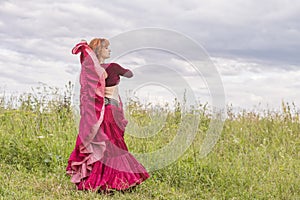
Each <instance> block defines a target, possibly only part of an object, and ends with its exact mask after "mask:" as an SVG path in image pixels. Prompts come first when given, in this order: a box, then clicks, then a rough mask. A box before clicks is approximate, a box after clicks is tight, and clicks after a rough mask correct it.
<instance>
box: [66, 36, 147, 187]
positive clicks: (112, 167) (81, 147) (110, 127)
mask: <svg viewBox="0 0 300 200" xmlns="http://www.w3.org/2000/svg"><path fill="white" fill-rule="evenodd" d="M72 52H73V53H74V54H77V53H81V55H80V61H81V65H82V68H81V73H80V84H81V89H80V115H81V117H80V123H79V133H78V136H77V139H76V145H75V148H74V150H73V151H72V153H71V155H70V158H69V160H68V165H67V168H66V171H67V174H68V175H70V176H71V177H72V178H71V182H73V183H75V184H76V186H77V188H78V190H93V191H97V190H103V191H106V190H110V189H116V190H125V189H128V188H130V187H132V186H135V185H138V184H140V183H141V182H143V181H144V180H146V179H147V178H149V174H148V173H147V171H146V169H145V168H144V167H143V165H142V164H140V163H139V162H138V161H137V160H136V159H135V158H134V157H133V155H132V154H130V153H129V152H128V149H127V146H126V144H125V141H124V130H125V127H126V124H127V120H126V119H125V118H124V113H123V107H122V102H121V99H120V101H119V103H117V104H111V103H108V104H106V103H105V97H104V90H105V86H114V85H116V84H118V83H119V81H120V75H121V76H126V77H131V76H132V73H131V71H130V70H128V69H124V68H122V67H121V66H119V65H118V64H116V63H111V64H105V65H102V66H100V64H99V62H98V60H97V58H96V56H95V54H94V52H93V51H92V50H91V49H90V48H89V46H88V45H87V43H86V42H81V43H79V44H77V45H76V46H75V47H74V48H73V50H72ZM104 70H105V71H106V73H107V75H108V76H107V77H106V76H105V71H104ZM105 78H106V79H105ZM105 104H106V105H105Z"/></svg>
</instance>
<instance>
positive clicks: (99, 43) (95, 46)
mask: <svg viewBox="0 0 300 200" xmlns="http://www.w3.org/2000/svg"><path fill="white" fill-rule="evenodd" d="M108 46H109V41H108V40H107V39H105V38H94V39H92V40H91V41H90V43H89V47H90V48H91V49H92V50H93V51H94V52H95V54H96V56H97V58H98V59H99V60H100V57H101V50H102V49H103V48H106V47H108Z"/></svg>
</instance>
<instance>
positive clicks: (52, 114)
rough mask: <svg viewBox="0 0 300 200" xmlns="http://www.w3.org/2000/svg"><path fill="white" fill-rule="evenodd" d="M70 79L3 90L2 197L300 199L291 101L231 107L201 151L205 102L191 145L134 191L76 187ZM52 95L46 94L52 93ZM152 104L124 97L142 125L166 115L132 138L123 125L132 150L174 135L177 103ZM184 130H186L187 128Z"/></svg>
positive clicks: (296, 124)
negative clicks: (68, 170)
mask: <svg viewBox="0 0 300 200" xmlns="http://www.w3.org/2000/svg"><path fill="white" fill-rule="evenodd" d="M70 95H71V85H70V84H69V85H66V88H65V90H64V91H59V90H57V89H55V88H51V87H41V88H36V89H34V90H33V91H32V92H30V93H26V94H22V95H19V96H9V97H7V96H5V93H4V92H3V93H2V96H1V98H0V143H1V148H0V169H1V170H0V183H1V184H0V199H121V200H122V199H145V200H146V199H172V200H173V199H243V200H245V199H300V187H299V185H300V170H299V169H300V112H299V108H298V107H297V105H295V104H294V103H286V102H282V105H281V110H279V111H276V112H274V111H271V110H265V111H264V112H263V113H256V112H253V111H245V110H242V111H241V112H233V111H232V108H231V107H230V106H228V107H227V111H226V112H227V117H226V120H225V123H224V127H223V129H222V133H221V136H220V138H219V140H218V141H217V143H216V145H215V146H214V148H213V150H212V151H211V152H210V153H209V154H208V155H207V156H206V157H204V158H201V157H200V156H199V149H200V148H199V145H201V143H202V141H203V135H204V134H205V131H206V130H207V129H208V125H209V122H210V120H211V118H210V117H211V116H210V112H209V109H208V108H206V107H205V106H206V105H199V106H198V107H194V109H195V111H197V112H199V113H200V115H199V116H200V118H199V124H198V129H197V134H196V136H195V138H194V139H193V142H192V144H191V145H190V147H189V148H188V149H187V150H186V151H185V152H184V154H183V155H182V156H181V157H180V158H179V159H178V160H176V162H173V163H172V164H170V165H168V166H166V167H164V168H162V169H159V170H154V171H151V172H150V174H151V177H150V178H149V179H148V180H146V181H145V182H144V183H143V184H141V185H140V186H139V187H137V188H136V189H135V190H134V191H132V192H127V193H121V192H115V193H114V195H112V196H108V195H103V194H102V195H100V194H97V193H93V192H88V191H77V190H76V189H75V186H74V185H73V184H72V183H71V182H70V178H69V177H68V176H66V174H65V167H66V164H67V160H68V157H69V155H70V153H71V151H72V150H73V148H74V145H75V139H76V136H77V124H76V119H75V117H74V114H73V112H72V108H71V98H70ZM49 96H51V98H49ZM174 106H175V109H171V110H168V109H167V108H162V109H161V110H159V109H150V108H151V106H150V107H149V106H148V107H144V106H143V105H141V104H140V103H139V102H138V101H135V100H132V101H129V103H128V105H127V106H126V116H127V117H128V118H130V121H129V123H134V122H135V123H136V124H138V125H139V126H141V127H143V126H146V125H147V124H149V123H150V124H151V123H152V122H151V121H153V120H154V122H155V119H158V118H156V117H159V116H166V118H164V119H165V121H164V124H163V127H162V128H161V129H160V130H159V133H158V134H157V135H155V136H153V137H150V138H142V139H141V138H135V137H133V136H132V134H134V132H135V131H140V129H137V128H136V127H134V126H129V127H128V129H126V132H125V140H126V142H127V144H128V147H129V150H130V151H131V152H149V151H154V150H157V149H159V148H161V147H163V146H164V145H166V144H167V143H168V142H170V140H171V139H172V138H173V137H174V136H175V135H176V133H177V129H178V126H179V124H180V121H181V110H180V106H179V107H178V105H176V104H175V105H174ZM187 131H188V130H187Z"/></svg>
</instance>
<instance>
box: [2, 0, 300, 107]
mask: <svg viewBox="0 0 300 200" xmlns="http://www.w3.org/2000/svg"><path fill="white" fill-rule="evenodd" d="M299 11H300V2H298V1H292V0H287V1H283V0H276V1H271V0H266V1H258V0H254V1H241V0H233V1H230V2H228V1H218V0H212V1H197V0H188V1H176V0H169V1H158V0H153V1H143V2H141V1H137V0H133V1H127V2H125V1H121V0H113V1H105V2H101V3H100V2H98V1H92V0H85V1H84V0H79V1H76V2H74V1H70V0H65V1H61V2H53V1H48V0H44V1H37V0H29V1H26V4H25V3H24V1H21V0H15V1H8V0H3V1H1V2H0V40H1V43H0V70H1V71H2V72H3V73H1V75H0V79H1V82H4V83H5V84H7V85H8V86H7V88H8V89H9V88H10V87H9V86H10V85H11V86H12V87H11V89H12V90H13V89H16V88H18V85H17V84H18V83H19V84H22V85H23V86H24V87H25V85H27V86H29V85H31V84H32V83H33V82H38V81H42V82H46V83H48V84H49V85H52V84H53V85H55V86H57V85H61V86H63V85H64V84H65V83H66V82H67V81H69V80H73V79H75V78H76V77H75V75H76V74H77V73H79V68H80V64H79V58H78V56H73V55H71V49H72V47H73V46H74V44H76V43H77V42H78V41H80V40H81V39H86V40H90V39H92V38H93V37H106V38H111V37H113V36H115V35H118V34H120V33H122V32H124V31H128V30H131V29H136V28H141V27H161V28H166V29H171V30H176V31H179V32H181V33H183V34H186V36H187V37H191V38H193V39H194V40H195V41H196V42H197V43H199V44H201V45H203V47H205V49H206V50H207V52H208V54H209V55H211V56H213V62H214V63H215V64H216V65H217V66H218V70H219V72H220V74H221V76H222V79H223V83H224V86H225V89H226V94H227V96H228V101H232V102H234V103H235V104H237V105H252V103H253V102H258V101H259V100H261V101H273V100H274V99H280V97H278V90H279V91H280V93H281V95H282V96H285V97H287V98H288V99H290V100H299V99H300V95H299V94H298V93H297V92H295V91H294V90H295V88H296V87H298V86H299V81H298V80H299V74H298V72H299V66H300V57H299V56H298V54H299V49H300V34H299V33H300V23H299V19H300V12H299ZM129 40H130V41H129V42H133V43H134V42H135V38H134V37H132V38H129ZM145 40H151V37H148V38H145ZM166 43H168V45H169V47H170V48H171V49H172V47H175V46H177V45H180V43H178V42H177V41H176V40H175V39H173V38H172V37H170V38H168V40H166ZM111 47H112V53H114V52H117V50H116V49H113V47H117V44H112V45H111ZM182 50H183V51H185V52H187V53H188V54H192V53H193V48H190V49H189V48H186V47H182ZM159 53H160V54H161V55H158V54H159ZM201 56H203V55H201ZM119 61H120V63H121V64H122V65H123V64H124V65H125V66H128V67H129V68H131V69H133V70H136V69H137V67H138V66H142V65H147V64H148V65H149V63H152V62H153V63H157V62H159V63H161V64H163V65H166V66H171V67H173V69H174V70H176V71H177V72H178V73H180V74H181V76H183V77H184V78H185V79H189V80H190V81H191V82H192V83H193V84H194V85H196V84H199V87H198V88H196V90H197V91H198V93H199V94H200V93H201V95H204V94H206V93H207V91H206V90H205V84H204V82H205V81H203V80H200V81H199V80H196V79H195V80H193V78H195V75H194V71H193V70H191V69H190V68H189V67H188V64H186V63H184V62H183V61H182V60H181V59H178V57H176V56H169V57H168V56H165V55H164V53H162V52H150V51H148V52H144V53H141V54H138V53H136V54H132V55H131V56H130V55H127V56H125V58H124V59H120V60H119ZM183 66H184V67H183ZM155 73H156V74H160V75H162V74H163V73H164V74H167V73H166V71H164V70H161V69H159V68H157V71H156V72H155ZM155 73H153V72H151V71H147V76H155ZM212 75H213V74H210V73H209V70H208V71H203V74H202V76H203V78H207V77H210V76H212ZM164 77H166V79H168V80H171V79H172V77H168V76H164ZM125 82H126V81H125ZM129 82H130V81H129ZM129 82H128V83H129ZM125 85H126V84H125ZM261 85H264V87H261ZM20 88H21V87H20ZM274 88H276V89H274ZM267 94H268V95H267ZM248 101H249V102H248ZM276 101H277V100H276Z"/></svg>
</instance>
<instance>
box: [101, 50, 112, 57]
mask: <svg viewBox="0 0 300 200" xmlns="http://www.w3.org/2000/svg"><path fill="white" fill-rule="evenodd" d="M110 52H111V50H110V49H109V48H108V47H103V48H102V49H101V57H102V58H103V59H106V58H109V57H110Z"/></svg>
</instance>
